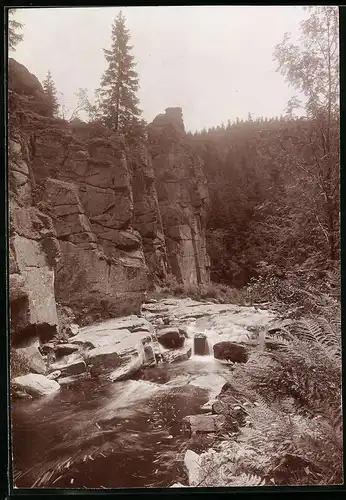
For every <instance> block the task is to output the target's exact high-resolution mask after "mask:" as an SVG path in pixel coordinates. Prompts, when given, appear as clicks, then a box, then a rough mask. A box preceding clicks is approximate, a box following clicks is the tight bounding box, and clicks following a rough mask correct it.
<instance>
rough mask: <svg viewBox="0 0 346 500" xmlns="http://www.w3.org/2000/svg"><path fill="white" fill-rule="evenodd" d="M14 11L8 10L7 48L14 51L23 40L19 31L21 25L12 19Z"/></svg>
mask: <svg viewBox="0 0 346 500" xmlns="http://www.w3.org/2000/svg"><path fill="white" fill-rule="evenodd" d="M15 12H16V9H9V11H8V46H9V49H10V50H13V51H14V50H16V46H17V45H18V43H19V42H21V41H22V40H23V34H22V33H20V30H21V29H22V28H23V25H22V24H21V23H19V22H18V21H15V20H14V19H13V16H14V14H15Z"/></svg>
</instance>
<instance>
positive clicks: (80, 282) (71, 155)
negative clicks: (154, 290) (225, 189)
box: [9, 59, 208, 336]
mask: <svg viewBox="0 0 346 500" xmlns="http://www.w3.org/2000/svg"><path fill="white" fill-rule="evenodd" d="M9 131H10V134H9V147H10V151H11V154H10V155H9V181H10V182H9V187H10V192H9V194H10V196H9V197H10V247H9V254H10V288H11V290H10V292H11V308H12V330H13V331H16V332H20V331H24V329H25V328H26V329H27V328H28V327H30V328H31V327H32V326H33V325H36V326H37V325H43V327H44V328H46V331H48V333H47V335H48V336H49V335H52V334H53V331H56V329H57V326H58V320H57V312H56V301H58V302H60V303H62V304H66V305H69V306H71V307H72V308H73V309H77V310H81V309H84V310H87V311H88V313H91V315H92V314H93V313H95V314H96V313H97V314H98V315H99V317H100V313H101V316H103V317H105V316H116V315H119V314H126V313H136V312H137V313H138V312H139V310H140V306H141V303H142V302H143V299H144V296H145V291H146V289H147V288H148V284H149V283H150V282H151V283H153V282H158V283H160V282H162V281H164V280H165V278H166V276H167V274H168V273H173V274H174V275H175V276H176V277H177V279H178V280H179V281H181V282H182V283H184V284H186V285H194V284H198V283H204V282H207V281H208V259H207V254H206V250H205V246H206V245H205V222H204V220H205V212H206V207H207V199H208V193H207V189H206V184H205V179H204V176H203V170H202V165H201V162H200V160H199V159H198V158H196V157H194V156H193V154H192V152H191V150H190V149H189V147H188V146H187V144H186V141H185V131H184V124H183V121H182V115H181V110H180V108H173V109H168V110H166V114H165V115H159V116H158V117H157V118H156V119H155V120H154V122H153V123H152V124H151V125H150V127H149V140H150V148H149V153H150V154H149V153H148V150H147V149H146V147H145V146H142V147H138V148H137V149H135V150H129V149H128V146H127V145H126V143H125V142H124V141H123V140H122V139H121V138H119V137H117V136H114V135H112V134H111V133H110V132H109V131H108V130H107V129H105V128H104V127H102V126H101V125H96V124H92V125H90V124H85V123H82V122H78V121H75V122H73V123H67V122H66V121H64V120H59V119H54V118H51V117H49V106H47V101H46V97H45V95H44V93H43V89H42V87H41V85H40V83H39V81H38V80H37V78H36V77H35V76H34V75H31V74H30V73H29V72H28V70H27V69H26V68H25V67H24V66H22V65H20V64H19V63H17V62H16V61H14V60H13V59H12V60H10V61H9ZM47 325H49V328H48V330H47ZM44 328H43V329H44Z"/></svg>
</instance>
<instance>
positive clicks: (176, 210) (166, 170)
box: [148, 108, 209, 285]
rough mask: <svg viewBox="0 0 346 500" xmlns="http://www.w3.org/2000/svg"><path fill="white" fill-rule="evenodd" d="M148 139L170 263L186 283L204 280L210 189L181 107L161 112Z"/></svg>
mask: <svg viewBox="0 0 346 500" xmlns="http://www.w3.org/2000/svg"><path fill="white" fill-rule="evenodd" d="M148 139H149V151H150V154H151V156H152V159H153V168H154V172H155V176H156V190H157V196H158V204H159V208H160V213H161V218H162V224H163V229H164V234H165V240H166V247H167V254H168V259H169V264H170V268H171V270H172V273H173V274H174V275H175V276H176V277H177V278H178V280H179V281H180V282H182V283H184V284H185V285H195V284H199V283H205V282H207V281H208V280H209V273H208V269H209V259H208V256H207V252H206V238H205V218H206V209H207V203H208V191H207V186H206V179H205V177H204V173H203V168H202V163H201V160H200V159H199V158H198V157H196V156H195V154H194V153H193V152H192V150H191V148H190V146H189V145H188V143H187V141H186V140H185V128H184V122H183V119H182V110H181V108H167V109H166V112H165V114H161V115H158V116H157V117H156V118H155V119H154V121H153V122H152V123H151V124H150V125H149V127H148Z"/></svg>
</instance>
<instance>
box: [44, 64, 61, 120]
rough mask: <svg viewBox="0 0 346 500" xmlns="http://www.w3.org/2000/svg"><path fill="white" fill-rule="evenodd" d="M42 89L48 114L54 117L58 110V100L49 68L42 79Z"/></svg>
mask: <svg viewBox="0 0 346 500" xmlns="http://www.w3.org/2000/svg"><path fill="white" fill-rule="evenodd" d="M43 90H44V93H45V94H46V96H47V105H48V107H49V114H50V115H51V116H54V117H56V116H57V115H58V111H59V102H58V97H57V90H56V87H55V83H54V81H53V78H52V74H51V72H50V70H49V71H48V73H47V76H46V79H45V80H44V81H43Z"/></svg>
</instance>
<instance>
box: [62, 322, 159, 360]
mask: <svg viewBox="0 0 346 500" xmlns="http://www.w3.org/2000/svg"><path fill="white" fill-rule="evenodd" d="M148 342H151V334H150V333H149V332H147V331H143V330H140V331H136V332H131V331H130V330H127V329H126V328H124V329H120V330H118V329H115V330H112V329H100V330H96V331H95V330H93V329H91V330H84V331H83V332H81V333H79V334H78V335H76V336H75V337H74V338H73V339H71V343H73V344H79V345H81V346H82V347H83V346H84V347H85V348H86V349H88V348H90V347H92V348H98V347H100V348H101V347H106V346H112V348H114V350H115V351H116V352H118V353H119V354H121V353H122V352H124V353H125V352H126V351H128V350H131V349H132V350H134V352H136V351H137V352H138V350H140V349H141V346H142V345H143V344H145V343H148Z"/></svg>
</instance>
